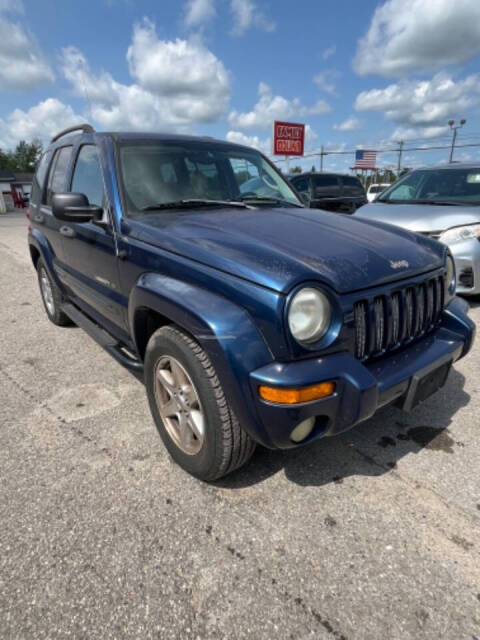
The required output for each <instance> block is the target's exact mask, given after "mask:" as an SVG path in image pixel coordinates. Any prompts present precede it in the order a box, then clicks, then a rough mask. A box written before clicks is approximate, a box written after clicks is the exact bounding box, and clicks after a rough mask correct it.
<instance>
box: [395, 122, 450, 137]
mask: <svg viewBox="0 0 480 640" xmlns="http://www.w3.org/2000/svg"><path fill="white" fill-rule="evenodd" d="M449 130H450V128H449V127H448V126H446V125H445V126H443V127H442V126H439V127H417V128H416V129H415V128H412V127H397V128H396V129H395V131H394V132H393V133H392V135H391V136H390V139H391V140H404V141H407V140H416V139H418V138H424V139H425V140H428V139H431V138H439V137H441V136H444V135H446V134H447V133H448V132H449Z"/></svg>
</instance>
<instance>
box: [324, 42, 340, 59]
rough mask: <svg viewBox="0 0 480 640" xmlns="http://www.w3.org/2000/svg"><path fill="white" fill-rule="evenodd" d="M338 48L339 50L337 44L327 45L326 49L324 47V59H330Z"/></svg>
mask: <svg viewBox="0 0 480 640" xmlns="http://www.w3.org/2000/svg"><path fill="white" fill-rule="evenodd" d="M336 50H337V47H336V46H335V45H332V46H331V47H327V48H326V49H324V50H323V51H322V60H328V58H330V56H333V54H334V53H335V52H336Z"/></svg>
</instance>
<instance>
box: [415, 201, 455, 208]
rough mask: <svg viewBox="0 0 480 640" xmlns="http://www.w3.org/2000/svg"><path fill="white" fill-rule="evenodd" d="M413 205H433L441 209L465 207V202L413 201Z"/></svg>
mask: <svg viewBox="0 0 480 640" xmlns="http://www.w3.org/2000/svg"><path fill="white" fill-rule="evenodd" d="M410 202H411V203H412V204H431V205H438V206H439V207H464V206H465V204H466V203H465V202H458V200H457V201H456V200H411V201H410Z"/></svg>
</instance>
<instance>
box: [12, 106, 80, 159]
mask: <svg viewBox="0 0 480 640" xmlns="http://www.w3.org/2000/svg"><path fill="white" fill-rule="evenodd" d="M82 122H85V119H84V118H82V117H81V116H79V115H78V114H76V113H75V112H74V111H73V109H72V108H71V106H69V105H66V104H64V103H63V102H60V100H57V99H56V98H48V99H47V100H44V101H43V102H40V103H39V104H37V105H36V106H34V107H31V108H30V109H28V111H23V110H22V109H15V110H14V111H12V112H11V113H10V114H9V115H8V116H7V118H6V119H5V120H2V119H1V118H0V147H3V148H7V149H8V148H12V147H14V146H15V145H16V144H17V143H18V142H19V141H20V140H28V141H30V140H34V139H35V138H38V139H40V140H42V142H44V143H46V142H48V140H49V139H50V138H51V137H52V136H53V135H54V134H56V133H58V132H59V131H60V130H61V129H65V128H66V127H70V126H72V125H75V124H79V123H82Z"/></svg>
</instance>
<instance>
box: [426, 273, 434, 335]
mask: <svg viewBox="0 0 480 640" xmlns="http://www.w3.org/2000/svg"><path fill="white" fill-rule="evenodd" d="M433 301H434V284H433V280H430V282H429V283H428V284H427V318H426V323H427V326H428V325H430V324H431V323H432V321H433V304H434V302H433Z"/></svg>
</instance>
